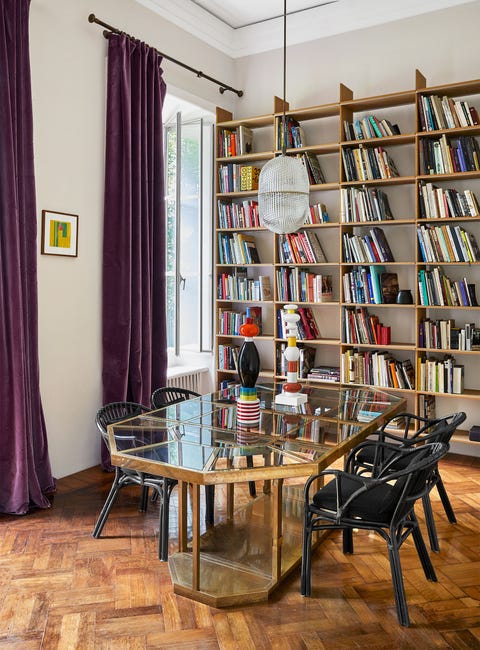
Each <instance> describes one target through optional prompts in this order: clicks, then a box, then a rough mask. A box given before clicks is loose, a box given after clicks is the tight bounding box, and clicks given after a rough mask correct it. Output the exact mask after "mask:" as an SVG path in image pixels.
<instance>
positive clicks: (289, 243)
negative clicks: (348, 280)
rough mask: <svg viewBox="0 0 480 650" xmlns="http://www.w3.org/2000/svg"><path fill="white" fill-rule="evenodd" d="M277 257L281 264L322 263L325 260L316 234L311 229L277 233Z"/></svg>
mask: <svg viewBox="0 0 480 650" xmlns="http://www.w3.org/2000/svg"><path fill="white" fill-rule="evenodd" d="M278 259H279V260H280V262H281V263H282V264H322V263H325V262H326V261H327V258H326V257H325V253H324V252H323V249H322V245H321V244H320V240H319V238H318V235H317V233H316V232H314V231H312V230H300V231H299V232H296V233H288V234H286V235H279V236H278Z"/></svg>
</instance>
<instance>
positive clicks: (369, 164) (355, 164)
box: [342, 145, 400, 182]
mask: <svg viewBox="0 0 480 650" xmlns="http://www.w3.org/2000/svg"><path fill="white" fill-rule="evenodd" d="M342 161H343V169H344V172H345V177H346V179H347V181H350V182H352V181H373V180H376V179H385V178H393V177H395V176H399V175H400V174H399V172H398V169H397V167H396V165H395V163H394V162H393V160H392V158H391V156H390V155H389V154H388V152H387V151H386V150H385V149H383V147H364V146H362V145H359V146H358V147H342Z"/></svg>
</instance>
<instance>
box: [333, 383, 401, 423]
mask: <svg viewBox="0 0 480 650" xmlns="http://www.w3.org/2000/svg"><path fill="white" fill-rule="evenodd" d="M386 404H389V402H386V401H385V394H384V393H383V392H377V391H369V395H368V398H365V393H364V391H363V389H359V388H348V389H346V390H345V391H342V405H341V408H340V417H341V418H342V420H354V421H355V420H359V421H368V420H371V419H372V417H376V416H378V413H379V412H382V411H384V410H385V405H386Z"/></svg>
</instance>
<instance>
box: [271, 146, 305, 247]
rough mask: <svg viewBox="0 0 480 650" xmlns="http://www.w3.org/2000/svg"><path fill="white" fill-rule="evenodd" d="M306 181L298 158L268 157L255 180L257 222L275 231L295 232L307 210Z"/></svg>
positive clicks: (301, 223) (303, 221)
mask: <svg viewBox="0 0 480 650" xmlns="http://www.w3.org/2000/svg"><path fill="white" fill-rule="evenodd" d="M309 191H310V184H309V180H308V174H307V170H306V169H305V166H304V165H303V163H302V161H301V160H299V159H298V158H293V157H291V156H285V155H283V154H282V155H281V156H277V157H276V158H273V159H272V160H269V161H268V162H267V163H266V164H265V165H264V166H263V167H262V171H261V172H260V178H259V181H258V214H259V217H260V223H261V224H262V225H263V226H265V228H268V230H271V231H272V232H276V233H278V234H282V233H288V232H295V231H296V230H298V229H299V228H300V227H301V226H302V225H303V224H304V223H305V219H306V217H307V213H308V210H309Z"/></svg>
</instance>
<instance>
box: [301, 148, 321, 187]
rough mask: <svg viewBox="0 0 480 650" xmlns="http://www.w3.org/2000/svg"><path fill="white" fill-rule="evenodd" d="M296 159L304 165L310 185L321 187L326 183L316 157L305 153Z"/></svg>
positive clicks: (308, 152) (307, 152)
mask: <svg viewBox="0 0 480 650" xmlns="http://www.w3.org/2000/svg"><path fill="white" fill-rule="evenodd" d="M298 157H299V158H300V159H301V161H302V162H303V164H304V165H305V168H306V170H307V174H308V179H309V181H310V185H321V184H323V183H325V182H326V181H325V176H324V174H323V170H322V168H321V166H320V162H319V161H318V156H316V155H315V154H313V153H311V152H310V151H306V152H305V153H303V154H302V155H301V156H300V155H299V156H298Z"/></svg>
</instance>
